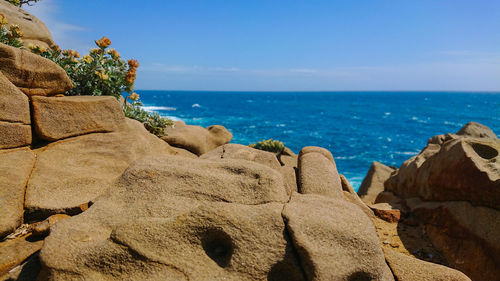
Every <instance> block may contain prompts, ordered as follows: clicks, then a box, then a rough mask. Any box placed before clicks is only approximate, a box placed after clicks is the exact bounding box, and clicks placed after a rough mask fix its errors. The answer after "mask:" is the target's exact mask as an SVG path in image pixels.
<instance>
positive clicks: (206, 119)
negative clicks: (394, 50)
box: [137, 91, 500, 189]
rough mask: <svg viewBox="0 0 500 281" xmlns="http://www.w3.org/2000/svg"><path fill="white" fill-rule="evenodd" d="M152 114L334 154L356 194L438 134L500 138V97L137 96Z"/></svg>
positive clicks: (238, 139) (250, 139) (244, 138)
mask: <svg viewBox="0 0 500 281" xmlns="http://www.w3.org/2000/svg"><path fill="white" fill-rule="evenodd" d="M137 92H138V93H139V94H140V96H141V100H142V101H143V103H144V105H145V108H146V109H147V110H154V111H156V112H158V113H160V114H161V115H163V116H169V117H172V118H176V119H180V120H182V121H185V122H186V123H188V124H191V125H200V126H204V127H206V126H209V125H214V124H219V125H223V126H225V127H226V128H228V129H229V130H230V131H231V133H232V134H233V140H232V142H233V143H241V144H249V143H254V142H256V141H260V140H263V139H269V138H273V139H278V140H280V141H283V142H284V143H285V145H286V146H287V147H289V148H290V149H292V150H293V151H294V152H295V153H298V152H299V151H300V149H301V148H302V147H304V146H309V145H315V146H322V147H325V148H327V149H329V150H330V151H331V152H332V153H333V156H334V157H335V161H336V163H337V168H338V170H339V172H340V173H342V174H344V175H345V176H346V177H347V179H348V180H349V181H350V182H351V184H352V185H353V186H354V187H355V188H356V189H357V188H359V185H360V184H361V181H362V180H363V178H364V176H365V175H366V172H367V171H368V169H369V168H370V165H371V162H372V161H379V162H382V163H384V164H386V165H392V166H397V167H399V166H400V165H401V164H402V163H403V162H404V161H405V160H407V159H408V158H410V157H412V156H414V155H416V154H418V153H419V151H420V150H421V149H422V148H423V147H425V145H426V143H427V140H428V139H429V138H430V137H432V136H434V135H438V134H444V133H455V132H457V131H458V130H459V129H460V128H461V127H462V126H463V125H465V124H466V123H467V122H469V121H476V122H480V123H482V124H484V125H486V126H488V127H490V128H491V129H492V130H493V131H494V132H495V133H496V134H500V93H456V92H451V93H448V92H190V91H137Z"/></svg>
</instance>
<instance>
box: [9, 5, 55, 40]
mask: <svg viewBox="0 0 500 281" xmlns="http://www.w3.org/2000/svg"><path fill="white" fill-rule="evenodd" d="M0 14H2V15H4V16H5V17H6V18H7V20H8V21H9V25H10V24H17V25H19V26H20V27H21V29H22V31H23V34H24V36H23V38H22V40H23V42H24V45H25V47H27V46H28V45H29V44H34V45H38V46H41V47H43V48H47V47H49V46H50V45H52V44H54V41H52V36H51V35H50V31H49V29H48V28H47V27H46V26H45V24H44V23H43V22H42V21H41V20H39V19H38V18H37V17H35V16H33V15H32V14H30V13H28V12H26V11H25V10H23V9H21V8H19V7H17V6H15V5H12V4H10V3H8V2H6V1H2V2H0Z"/></svg>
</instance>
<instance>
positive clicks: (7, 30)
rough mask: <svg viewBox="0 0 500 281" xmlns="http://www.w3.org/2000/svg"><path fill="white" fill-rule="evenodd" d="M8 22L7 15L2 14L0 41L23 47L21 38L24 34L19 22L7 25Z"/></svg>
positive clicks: (0, 19)
mask: <svg viewBox="0 0 500 281" xmlns="http://www.w3.org/2000/svg"><path fill="white" fill-rule="evenodd" d="M8 23H9V22H8V21H7V19H6V18H5V16H4V15H2V14H0V43H4V44H7V45H9V46H13V47H16V48H21V47H22V46H23V41H22V40H21V38H22V37H23V36H24V34H23V32H22V30H21V28H20V27H19V25H17V24H11V25H10V26H9V27H7V24H8Z"/></svg>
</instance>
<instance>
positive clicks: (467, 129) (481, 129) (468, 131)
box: [457, 122, 498, 140]
mask: <svg viewBox="0 0 500 281" xmlns="http://www.w3.org/2000/svg"><path fill="white" fill-rule="evenodd" d="M457 135H461V136H469V137H473V138H489V139H494V140H496V139H498V137H497V135H495V133H493V131H492V130H491V129H490V128H488V127H486V126H484V125H483V124H480V123H477V122H469V123H467V124H465V126H463V127H462V129H460V131H458V132H457Z"/></svg>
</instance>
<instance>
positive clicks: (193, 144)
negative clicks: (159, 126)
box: [162, 122, 233, 156]
mask: <svg viewBox="0 0 500 281" xmlns="http://www.w3.org/2000/svg"><path fill="white" fill-rule="evenodd" d="M166 132H167V134H168V135H167V136H164V137H162V139H163V140H164V141H166V142H167V143H168V144H170V145H172V146H175V147H180V148H184V149H186V150H189V151H191V152H192V153H194V154H196V155H198V156H200V155H202V154H204V153H207V152H209V151H210V150H213V149H215V148H217V147H218V146H221V145H223V144H226V143H229V142H230V141H231V139H232V138H233V135H232V134H231V133H230V132H229V131H228V130H226V128H224V127H223V126H220V125H213V126H210V127H207V128H206V129H205V128H203V127H200V126H192V125H186V124H184V122H175V127H174V128H171V127H168V128H167V129H166Z"/></svg>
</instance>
